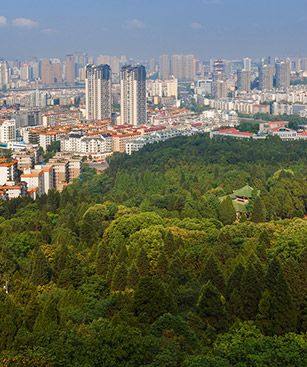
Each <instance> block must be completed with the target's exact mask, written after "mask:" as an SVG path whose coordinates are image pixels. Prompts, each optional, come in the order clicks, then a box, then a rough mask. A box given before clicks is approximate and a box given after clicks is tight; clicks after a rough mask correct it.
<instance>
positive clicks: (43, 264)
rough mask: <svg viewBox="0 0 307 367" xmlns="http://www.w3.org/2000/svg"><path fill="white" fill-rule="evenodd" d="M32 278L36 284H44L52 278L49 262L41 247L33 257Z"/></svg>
mask: <svg viewBox="0 0 307 367" xmlns="http://www.w3.org/2000/svg"><path fill="white" fill-rule="evenodd" d="M31 280H32V282H33V283H34V284H35V285H44V284H47V283H48V282H49V280H50V267H49V263H48V260H47V259H46V256H45V255H44V254H43V252H42V251H41V250H40V249H38V250H37V252H36V254H35V256H34V259H33V265H32V274H31Z"/></svg>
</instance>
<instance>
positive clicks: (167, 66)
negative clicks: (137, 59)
mask: <svg viewBox="0 0 307 367" xmlns="http://www.w3.org/2000/svg"><path fill="white" fill-rule="evenodd" d="M170 76H171V62H170V58H169V56H168V55H161V56H160V79H161V80H167V79H169V77H170Z"/></svg>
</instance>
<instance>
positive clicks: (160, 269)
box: [156, 251, 169, 280]
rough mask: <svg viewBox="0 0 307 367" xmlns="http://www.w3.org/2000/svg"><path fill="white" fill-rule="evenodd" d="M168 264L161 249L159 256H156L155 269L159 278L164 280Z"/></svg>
mask: <svg viewBox="0 0 307 367" xmlns="http://www.w3.org/2000/svg"><path fill="white" fill-rule="evenodd" d="M168 265H169V264H168V260H167V257H166V255H165V253H164V251H162V252H161V253H160V256H159V257H158V262H157V269H156V274H157V275H158V276H159V278H160V279H163V280H165V278H166V275H167V273H168Z"/></svg>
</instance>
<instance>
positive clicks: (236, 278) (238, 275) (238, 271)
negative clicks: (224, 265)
mask: <svg viewBox="0 0 307 367" xmlns="http://www.w3.org/2000/svg"><path fill="white" fill-rule="evenodd" d="M243 273H244V266H243V265H242V264H241V263H238V264H237V265H236V267H235V268H234V270H233V272H232V273H231V274H230V276H229V278H228V281H227V285H226V292H225V295H226V297H227V298H228V299H229V298H230V295H231V294H232V292H233V291H234V290H238V291H239V292H240V287H241V281H242V276H243Z"/></svg>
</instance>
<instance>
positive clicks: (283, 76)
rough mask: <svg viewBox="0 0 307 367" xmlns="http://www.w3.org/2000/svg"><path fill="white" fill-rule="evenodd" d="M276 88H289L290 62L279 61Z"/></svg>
mask: <svg viewBox="0 0 307 367" xmlns="http://www.w3.org/2000/svg"><path fill="white" fill-rule="evenodd" d="M275 66H276V88H284V89H285V88H289V86H290V63H289V62H288V61H279V62H277V63H276V65H275Z"/></svg>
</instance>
